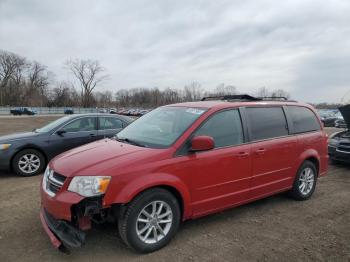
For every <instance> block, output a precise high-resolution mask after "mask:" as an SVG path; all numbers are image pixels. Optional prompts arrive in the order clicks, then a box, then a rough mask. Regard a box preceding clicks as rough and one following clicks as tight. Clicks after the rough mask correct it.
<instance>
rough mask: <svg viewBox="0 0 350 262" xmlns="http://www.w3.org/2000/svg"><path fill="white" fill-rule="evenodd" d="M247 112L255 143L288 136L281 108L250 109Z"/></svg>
mask: <svg viewBox="0 0 350 262" xmlns="http://www.w3.org/2000/svg"><path fill="white" fill-rule="evenodd" d="M246 112H247V115H248V122H249V127H250V133H251V139H252V140H253V141H255V140H262V139H268V138H273V137H280V136H286V135H288V129H287V127H288V126H287V121H286V117H285V115H284V112H283V109H282V108H281V107H248V108H246Z"/></svg>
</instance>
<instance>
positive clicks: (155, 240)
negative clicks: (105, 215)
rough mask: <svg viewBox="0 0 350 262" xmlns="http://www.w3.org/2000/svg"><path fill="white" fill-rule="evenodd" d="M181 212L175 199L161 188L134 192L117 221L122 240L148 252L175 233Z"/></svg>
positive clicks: (156, 248)
mask: <svg viewBox="0 0 350 262" xmlns="http://www.w3.org/2000/svg"><path fill="white" fill-rule="evenodd" d="M180 218H181V212H180V207H179V203H178V201H177V199H176V198H175V197H174V195H173V194H171V193H170V192H169V191H167V190H165V189H161V188H154V189H149V190H147V191H145V192H143V193H141V194H140V195H138V196H137V197H136V198H135V199H134V200H133V201H132V202H131V203H130V204H129V205H128V206H127V208H126V210H125V212H124V214H123V215H122V216H121V218H120V220H119V221H118V227H119V233H120V236H121V238H122V239H123V241H124V242H125V243H126V244H127V245H128V246H129V247H131V248H133V249H135V250H136V251H137V252H140V253H149V252H153V251H156V250H158V249H161V248H162V247H164V246H165V245H167V244H168V243H169V242H170V240H171V239H172V238H173V236H174V235H175V234H176V232H177V230H178V228H179V224H180Z"/></svg>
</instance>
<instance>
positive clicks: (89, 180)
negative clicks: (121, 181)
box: [68, 176, 111, 197]
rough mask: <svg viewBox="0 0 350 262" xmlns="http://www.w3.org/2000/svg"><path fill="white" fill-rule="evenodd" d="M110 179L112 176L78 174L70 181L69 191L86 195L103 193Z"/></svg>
mask: <svg viewBox="0 0 350 262" xmlns="http://www.w3.org/2000/svg"><path fill="white" fill-rule="evenodd" d="M110 180H111V177H110V176H76V177H74V178H73V179H72V181H71V182H70V184H69V187H68V191H71V192H75V193H78V194H79V195H81V196H85V197H91V196H99V195H103V194H104V193H106V191H107V187H108V185H109V182H110Z"/></svg>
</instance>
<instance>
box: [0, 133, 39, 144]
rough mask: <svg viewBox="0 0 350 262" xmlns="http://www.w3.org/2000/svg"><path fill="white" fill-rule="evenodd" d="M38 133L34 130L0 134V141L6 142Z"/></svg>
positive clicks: (37, 134)
mask: <svg viewBox="0 0 350 262" xmlns="http://www.w3.org/2000/svg"><path fill="white" fill-rule="evenodd" d="M40 134H42V133H35V132H24V133H15V134H11V135H5V136H0V142H3V143H6V142H11V141H16V140H21V139H26V138H31V137H35V136H39V135H40Z"/></svg>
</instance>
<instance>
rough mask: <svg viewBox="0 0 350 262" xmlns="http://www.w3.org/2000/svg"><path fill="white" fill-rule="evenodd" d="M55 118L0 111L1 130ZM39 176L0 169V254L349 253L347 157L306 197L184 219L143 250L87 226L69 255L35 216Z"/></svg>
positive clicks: (27, 257) (255, 256)
mask: <svg viewBox="0 0 350 262" xmlns="http://www.w3.org/2000/svg"><path fill="white" fill-rule="evenodd" d="M54 118H57V116H55V117H52V116H51V117H21V118H4V119H2V118H1V119H0V135H3V134H7V133H11V132H17V131H25V130H31V129H33V128H38V127H40V126H41V125H43V124H44V123H46V122H48V121H52V120H53V119H54ZM19 119H20V121H19ZM327 131H328V132H333V131H334V129H327ZM41 178H42V176H37V177H30V178H19V177H16V176H15V175H12V174H4V173H2V174H1V175H0V199H1V201H0V210H1V211H0V254H1V256H0V257H1V258H0V259H1V261H72V260H74V261H97V260H99V261H153V262H157V261H350V204H349V203H350V190H349V188H350V166H347V165H337V166H334V165H331V166H330V169H329V173H328V176H326V177H323V178H321V179H319V181H318V185H317V188H316V191H315V193H314V195H313V197H312V198H311V199H310V200H309V201H304V202H297V201H294V200H291V199H289V198H288V197H286V196H285V195H284V194H281V195H277V196H273V197H269V198H266V199H263V200H260V201H257V202H254V203H251V204H248V205H244V206H241V207H238V208H234V209H231V210H227V211H225V212H221V213H218V214H215V215H211V216H208V217H204V218H201V219H198V220H192V221H187V222H185V223H183V225H182V226H181V229H180V231H179V232H178V234H177V236H176V237H175V239H174V240H173V241H172V242H171V243H170V244H169V245H168V246H167V247H165V248H164V249H162V250H160V251H158V252H155V253H152V254H147V255H139V254H135V253H134V252H133V251H132V250H130V249H128V248H126V247H125V246H124V244H123V243H122V242H121V240H120V239H119V237H118V234H117V230H116V228H115V226H114V225H112V224H108V225H104V226H98V227H96V228H94V229H93V230H91V231H90V232H89V234H88V235H87V242H86V245H85V246H84V247H82V248H80V249H76V250H73V251H72V253H71V254H70V255H65V254H62V253H60V252H58V251H56V250H55V249H54V248H53V247H52V246H51V244H50V241H49V239H48V237H47V236H46V234H45V232H44V230H43V229H42V227H41V224H40V220H39V215H38V212H39V206H40V198H39V183H40V180H41Z"/></svg>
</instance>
